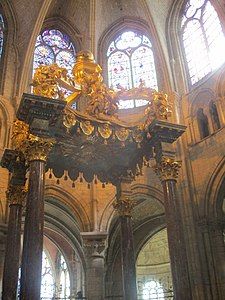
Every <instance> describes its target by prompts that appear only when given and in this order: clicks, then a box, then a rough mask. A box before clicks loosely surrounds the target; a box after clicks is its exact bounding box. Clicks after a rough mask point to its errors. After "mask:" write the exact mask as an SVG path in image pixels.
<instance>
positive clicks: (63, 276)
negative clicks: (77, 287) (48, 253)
mask: <svg viewBox="0 0 225 300" xmlns="http://www.w3.org/2000/svg"><path fill="white" fill-rule="evenodd" d="M59 263H60V298H62V299H69V297H70V277H69V271H68V267H67V264H66V261H65V259H64V257H63V256H62V254H60V261H59Z"/></svg>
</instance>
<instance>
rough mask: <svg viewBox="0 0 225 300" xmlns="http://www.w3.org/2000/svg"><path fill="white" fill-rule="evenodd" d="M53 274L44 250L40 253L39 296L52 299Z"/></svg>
mask: <svg viewBox="0 0 225 300" xmlns="http://www.w3.org/2000/svg"><path fill="white" fill-rule="evenodd" d="M54 281H55V280H54V276H53V270H52V267H51V265H50V260H49V258H48V257H47V255H46V253H45V251H43V254H42V274H41V298H42V299H52V298H53V296H54V292H55V291H54V290H55V289H54Z"/></svg>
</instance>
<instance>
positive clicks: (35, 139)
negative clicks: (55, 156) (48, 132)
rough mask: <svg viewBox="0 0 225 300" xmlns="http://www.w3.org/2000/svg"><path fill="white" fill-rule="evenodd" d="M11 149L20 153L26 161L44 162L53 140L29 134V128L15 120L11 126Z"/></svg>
mask: <svg viewBox="0 0 225 300" xmlns="http://www.w3.org/2000/svg"><path fill="white" fill-rule="evenodd" d="M12 141H13V147H14V148H15V149H16V150H17V151H19V152H22V153H23V155H24V157H25V158H26V160H28V161H34V160H42V161H46V160H47V156H48V153H49V152H50V150H51V148H52V146H53V144H54V142H55V140H54V139H50V138H42V137H39V136H36V135H33V134H31V133H29V126H28V125H27V124H26V123H24V122H22V121H19V120H17V121H16V122H15V123H14V126H13V134H12Z"/></svg>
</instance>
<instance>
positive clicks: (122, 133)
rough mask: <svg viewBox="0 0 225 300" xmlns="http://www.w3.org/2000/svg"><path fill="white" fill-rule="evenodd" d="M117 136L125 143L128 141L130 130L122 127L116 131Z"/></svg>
mask: <svg viewBox="0 0 225 300" xmlns="http://www.w3.org/2000/svg"><path fill="white" fill-rule="evenodd" d="M115 135H116V137H117V138H118V140H119V141H121V142H125V141H126V140H127V139H128V136H129V130H128V129H126V128H124V127H121V128H119V129H117V130H116V131H115Z"/></svg>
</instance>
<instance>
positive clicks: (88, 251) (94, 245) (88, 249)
mask: <svg viewBox="0 0 225 300" xmlns="http://www.w3.org/2000/svg"><path fill="white" fill-rule="evenodd" d="M81 236H82V238H83V249H84V253H85V255H86V257H87V258H91V257H92V258H93V257H104V255H105V250H106V248H107V233H106V232H81Z"/></svg>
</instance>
